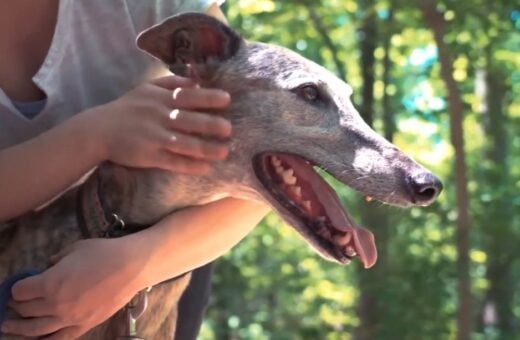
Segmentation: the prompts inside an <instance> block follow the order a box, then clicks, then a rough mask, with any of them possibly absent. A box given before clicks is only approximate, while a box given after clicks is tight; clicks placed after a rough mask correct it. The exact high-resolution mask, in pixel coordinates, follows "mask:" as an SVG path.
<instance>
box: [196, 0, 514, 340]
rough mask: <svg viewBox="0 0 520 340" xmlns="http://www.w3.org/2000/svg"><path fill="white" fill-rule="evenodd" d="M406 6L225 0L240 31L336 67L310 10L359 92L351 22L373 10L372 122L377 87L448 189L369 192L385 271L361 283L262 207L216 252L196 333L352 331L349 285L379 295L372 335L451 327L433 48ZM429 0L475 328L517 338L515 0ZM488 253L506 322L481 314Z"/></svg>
mask: <svg viewBox="0 0 520 340" xmlns="http://www.w3.org/2000/svg"><path fill="white" fill-rule="evenodd" d="M417 6H419V2H418V3H415V2H406V1H398V0H395V1H390V0H373V1H368V0H364V1H361V0H360V1H356V0H329V1H322V2H320V1H314V0H313V1H311V0H308V1H296V0H290V1H289V0H287V1H272V0H241V1H232V0H229V1H228V2H227V3H226V4H225V5H224V11H225V13H226V15H227V17H228V19H229V21H230V24H231V25H232V26H233V27H235V28H236V29H238V30H239V31H240V32H241V33H242V34H243V35H244V36H245V37H246V38H247V39H249V40H257V41H263V42H268V43H274V44H279V45H282V46H286V47H289V48H291V49H293V50H295V51H298V52H299V53H301V54H302V55H304V56H305V57H307V58H309V59H312V60H314V61H316V62H318V63H320V64H322V65H324V66H325V67H327V68H328V69H330V70H332V71H336V72H337V71H338V69H340V67H338V62H337V61H335V59H334V52H333V51H332V50H331V48H330V46H327V45H326V44H325V43H324V39H323V36H322V35H320V33H319V32H318V31H317V29H316V26H315V25H314V24H313V22H312V20H311V18H310V13H311V12H313V13H315V14H316V15H317V16H318V17H319V18H320V19H321V21H322V23H323V25H324V27H325V28H326V30H327V31H326V33H327V35H328V36H329V37H330V39H331V41H332V43H333V44H334V47H335V48H336V49H337V51H336V54H337V55H336V57H337V59H338V60H339V62H340V63H341V65H339V66H343V67H344V69H343V71H344V74H339V76H340V77H342V78H344V79H346V80H347V81H348V82H349V83H350V84H351V85H352V86H353V87H354V89H355V94H354V96H353V101H354V102H355V103H359V102H360V101H361V98H360V96H359V93H360V92H361V91H360V89H361V87H362V85H363V81H364V79H362V75H361V70H360V60H359V58H360V49H359V42H360V40H362V39H363V38H364V37H363V35H362V32H361V31H360V27H361V25H362V23H363V19H364V18H365V15H367V13H370V12H372V14H373V13H375V14H376V18H377V25H378V30H377V46H376V49H375V51H374V55H375V60H376V64H375V69H374V73H375V74H374V76H375V84H374V98H375V105H374V117H375V121H374V127H375V128H376V130H378V131H379V132H381V133H382V132H383V127H384V122H383V120H382V111H383V103H382V98H383V94H384V93H385V92H386V93H387V94H388V96H389V98H390V100H391V106H392V108H393V112H394V119H395V121H396V126H397V131H396V133H395V135H394V143H395V144H397V145H398V146H399V147H400V148H401V149H402V150H404V151H405V152H407V153H408V154H410V155H412V156H413V157H414V158H415V159H417V160H418V161H419V162H420V163H422V164H423V165H425V166H426V167H428V168H430V169H431V170H432V171H434V172H435V173H436V174H438V175H439V177H441V178H442V179H443V182H444V184H445V191H444V192H443V194H442V195H441V196H440V198H439V200H438V202H437V203H435V204H434V205H433V206H431V207H428V208H412V209H409V210H400V209H396V208H392V207H387V206H382V205H381V204H379V203H376V202H372V203H367V204H369V206H368V208H367V209H373V210H374V211H378V214H382V216H384V218H385V224H386V225H389V227H388V231H387V233H388V244H387V251H386V258H385V261H384V264H383V265H384V266H385V268H383V269H384V276H383V278H380V277H376V276H374V279H373V280H372V282H373V283H372V282H371V283H370V285H371V287H360V285H359V283H358V279H359V275H360V272H361V271H362V269H361V266H360V263H358V262H357V261H354V263H352V264H351V265H349V266H346V267H342V266H338V265H336V264H332V263H328V262H326V261H324V260H323V259H321V258H320V257H319V256H317V255H316V254H314V253H313V252H312V251H311V250H310V249H309V248H308V247H307V245H306V243H305V242H304V241H303V240H302V239H301V238H300V237H299V236H298V235H297V234H296V233H295V232H294V231H293V230H292V229H291V228H289V227H287V226H286V225H284V224H283V223H282V222H281V220H280V219H279V218H278V217H277V216H274V215H270V216H269V217H267V218H266V219H265V220H264V221H263V223H262V224H261V225H260V226H259V227H258V228H257V229H256V230H255V231H254V232H253V233H252V234H251V235H249V236H248V237H247V238H246V239H245V240H244V241H243V242H242V243H241V244H240V245H239V246H237V247H236V248H235V249H233V251H232V252H230V253H229V254H227V255H226V256H225V257H224V258H223V259H220V260H219V261H218V266H217V270H216V275H215V277H214V282H213V295H212V298H211V304H210V307H209V309H208V313H207V317H206V321H205V323H204V325H203V329H202V332H201V335H200V338H201V339H351V338H352V334H354V332H355V330H356V327H359V325H360V317H359V315H358V313H357V307H356V305H357V303H358V297H359V295H360V289H370V290H371V291H372V292H376V293H375V294H376V298H377V301H378V303H379V306H380V311H379V315H378V321H377V324H376V325H374V326H375V329H376V330H375V332H374V333H373V338H374V339H390V340H391V339H452V338H454V337H455V334H456V322H455V310H456V305H457V290H456V285H457V272H456V267H455V261H456V256H457V248H456V243H455V223H454V221H455V219H456V215H457V213H456V205H455V204H456V203H455V198H454V197H455V195H454V183H453V178H454V176H453V170H452V162H453V148H452V146H451V144H450V139H449V128H450V127H449V117H448V113H447V111H446V110H447V108H446V106H447V104H446V99H445V98H446V89H445V86H444V83H443V82H442V80H441V78H440V75H439V65H438V63H437V61H438V60H437V48H436V45H435V41H434V40H433V35H432V33H431V31H430V30H429V28H428V27H427V26H426V25H425V23H424V22H423V20H422V16H421V11H420V8H419V7H417ZM438 9H439V10H440V11H442V12H443V13H444V19H445V20H446V22H447V27H446V31H445V35H444V41H445V42H446V43H447V44H448V46H449V48H450V52H451V54H452V56H453V57H454V62H453V66H454V74H453V76H454V78H455V80H456V81H457V82H458V86H459V88H460V90H461V91H462V96H463V100H464V103H465V120H464V131H465V137H466V145H465V150H466V157H467V164H468V169H469V173H468V176H469V182H468V188H469V192H470V198H471V201H470V217H471V251H470V259H471V273H470V274H471V277H472V295H473V307H474V308H473V311H472V312H473V313H474V315H472V317H473V318H474V320H475V322H474V327H473V336H472V338H474V339H515V338H516V339H520V322H519V321H518V320H520V294H516V292H518V291H520V263H519V261H517V258H518V257H519V256H518V255H519V254H518V253H519V252H520V251H519V250H520V214H519V212H520V194H519V192H520V133H519V132H520V6H519V4H518V3H516V4H515V3H514V2H512V1H493V2H490V1H484V0H475V1H455V0H446V1H442V2H438ZM390 13H391V14H392V19H391V22H390ZM385 39H387V40H388V41H389V45H388V47H387V48H385V45H384V41H385ZM386 53H388V56H389V58H390V62H391V65H392V68H391V70H390V79H391V81H390V82H389V83H386V84H385V82H384V79H383V73H384V65H383V59H384V56H385V54H386ZM483 72H484V73H483ZM485 72H487V73H485ZM483 74H484V75H490V74H491V75H495V76H496V77H495V79H496V80H495V83H491V82H489V83H488V85H493V84H495V85H497V86H498V87H497V88H488V89H487V91H495V92H492V93H494V94H495V97H497V98H498V97H499V99H500V101H499V102H498V103H495V104H493V105H495V107H498V109H500V110H502V111H503V115H502V117H501V118H502V120H500V121H499V123H498V124H499V125H500V128H501V130H500V133H499V135H502V139H503V140H504V141H505V144H503V145H505V146H506V147H499V148H498V149H497V148H496V146H497V144H496V143H497V139H496V138H495V139H493V138H489V137H488V136H489V135H490V133H492V131H491V128H490V127H489V126H490V123H489V122H490V119H491V121H492V117H493V114H495V112H494V111H492V110H493V109H495V107H489V106H490V103H489V100H488V101H486V98H485V96H484V95H483V94H482V91H480V90H479V89H480V87H482V84H484V83H486V81H485V79H487V78H485V77H484V78H485V79H484V78H483V77H482V75H483ZM497 105H498V106H497ZM486 106H487V110H488V111H490V110H491V111H490V112H486ZM490 117H491V118H490ZM491 125H493V124H491ZM495 125H496V124H495ZM493 143H495V144H493ZM494 146H495V148H493V147H494ZM502 149H504V150H502ZM497 152H498V153H500V157H498V158H497ZM335 186H336V188H337V190H338V192H339V193H340V194H341V196H342V199H344V200H345V205H346V207H347V209H348V210H349V211H350V213H351V214H352V215H353V217H354V218H355V219H356V220H358V221H360V219H361V216H359V212H358V210H359V209H358V206H359V204H364V203H360V200H359V199H358V198H357V194H355V193H353V192H352V191H351V190H350V189H348V188H346V187H345V186H343V185H341V184H338V183H336V184H335ZM368 227H369V228H370V226H368ZM376 242H377V234H376ZM504 256H505V259H504ZM492 264H499V266H497V267H498V268H500V270H502V271H501V272H500V273H506V274H507V275H508V281H507V282H508V283H507V285H508V287H506V288H508V289H509V292H508V293H507V296H503V298H504V299H506V300H507V301H509V302H510V306H508V307H507V308H508V309H509V310H510V311H511V313H512V318H511V320H512V322H511V323H512V324H511V325H509V326H508V327H506V328H507V329H506V328H502V326H501V325H500V323H497V322H494V321H493V320H488V321H486V322H483V321H482V315H483V311H484V310H487V311H488V312H489V311H490V310H489V309H486V308H487V307H489V306H487V307H486V304H485V301H487V300H486V297H487V296H489V294H491V293H490V290H491V289H490V287H491V286H492V282H491V281H490V276H489V275H491V274H490V272H492V270H490V269H492V268H495V267H494V266H492ZM504 266H505V267H506V268H503V267H504ZM506 274H504V275H506ZM363 275H365V273H363ZM366 275H371V274H370V272H368V273H367V274H366ZM500 275H502V274H500ZM365 282H366V281H365ZM503 291H504V290H499V294H504V293H500V292H503ZM506 291H507V289H506ZM497 301H501V300H500V299H497ZM494 308H495V309H500V308H501V306H494ZM484 314H485V313H484ZM495 314H496V313H495ZM499 315H500V313H499ZM488 316H489V315H488ZM495 317H496V315H495Z"/></svg>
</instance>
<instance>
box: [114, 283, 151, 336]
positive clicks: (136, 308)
mask: <svg viewBox="0 0 520 340" xmlns="http://www.w3.org/2000/svg"><path fill="white" fill-rule="evenodd" d="M151 289H152V287H148V288H146V289H143V290H142V291H140V292H139V293H137V294H136V295H135V296H134V297H133V298H132V300H130V302H129V303H128V304H127V305H126V307H125V314H126V322H127V328H126V333H127V335H123V336H119V337H118V338H117V339H118V340H123V339H128V340H144V339H143V338H141V337H140V336H138V335H137V320H138V319H139V318H140V317H141V316H142V315H143V314H144V312H145V311H146V308H147V307H148V292H149V291H150V290H151Z"/></svg>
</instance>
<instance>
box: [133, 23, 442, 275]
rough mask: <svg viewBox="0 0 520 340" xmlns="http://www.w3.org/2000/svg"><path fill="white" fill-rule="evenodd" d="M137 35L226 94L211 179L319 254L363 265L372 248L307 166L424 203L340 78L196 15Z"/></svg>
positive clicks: (421, 184) (403, 162) (413, 171)
mask: <svg viewBox="0 0 520 340" xmlns="http://www.w3.org/2000/svg"><path fill="white" fill-rule="evenodd" d="M137 43H138V46H139V47H140V48H142V49H144V50H145V51H147V52H148V53H150V54H152V55H153V56H154V57H156V58H159V59H160V60H162V61H163V62H165V63H166V64H167V65H169V67H170V69H171V70H172V71H173V72H174V73H177V74H181V75H188V76H189V75H194V74H195V75H196V76H197V77H198V78H199V81H200V82H201V83H202V84H203V85H205V86H211V87H217V88H222V89H225V90H227V91H229V92H230V93H231V98H232V104H231V107H230V108H229V110H228V111H227V112H226V114H227V115H229V118H230V119H231V120H232V122H233V126H234V130H233V131H234V134H233V142H232V152H231V155H230V158H229V160H228V161H226V162H224V163H222V164H220V165H218V166H217V168H216V169H215V173H216V174H218V178H212V179H213V180H219V181H224V182H227V183H228V184H229V185H230V186H231V187H232V188H233V190H234V191H232V192H231V194H235V195H237V196H244V195H246V196H247V195H253V196H255V197H261V198H262V199H263V200H265V201H267V202H269V203H270V204H271V206H272V207H273V208H274V209H275V210H276V211H277V212H278V213H279V214H280V215H281V216H282V217H283V218H284V219H285V220H286V221H287V222H288V223H289V224H290V225H292V226H293V227H294V228H295V229H296V230H297V231H298V232H299V233H300V234H301V235H302V236H303V237H304V238H305V239H306V240H307V241H308V242H309V243H310V244H311V245H312V246H313V247H314V248H315V249H316V250H317V251H318V252H319V253H320V254H321V255H322V256H324V257H326V258H328V259H332V260H336V261H338V262H341V263H345V262H348V261H349V259H350V258H351V257H352V256H355V255H356V254H357V255H358V256H359V257H360V258H361V260H362V262H363V264H364V266H365V267H370V266H372V265H373V264H374V263H375V261H376V257H377V252H376V248H375V244H374V239H373V235H372V234H371V233H370V232H369V231H367V230H365V229H362V228H360V227H357V226H356V225H355V224H354V222H353V221H352V220H351V218H350V217H349V215H348V214H347V212H346V211H345V210H344V209H343V208H342V206H341V204H340V202H339V199H338V197H337V195H336V193H335V192H334V190H333V189H332V188H331V187H330V186H329V185H328V184H327V183H326V182H325V181H324V180H323V179H322V178H321V177H320V176H319V175H318V174H317V173H316V172H315V168H321V169H324V170H326V171H327V172H329V173H330V174H332V175H333V176H334V177H335V178H337V179H338V180H340V181H341V182H343V183H345V184H347V185H348V186H350V187H352V188H353V189H355V190H357V191H359V192H361V193H363V194H365V195H367V196H369V197H373V198H374V199H377V200H380V201H382V202H385V203H388V204H393V205H398V206H403V207H406V206H411V205H428V204H430V203H432V202H433V200H434V199H435V198H436V197H437V195H438V194H439V192H440V191H441V190H442V185H441V182H440V181H439V180H438V179H437V178H436V177H435V176H434V175H432V174H431V173H430V172H429V171H427V170H425V169H424V168H423V167H421V166H420V165H418V164H417V163H416V162H415V161H413V160H412V159H411V158H409V157H408V156H406V155H405V154H403V153H402V152H401V151H399V150H398V149H397V148H396V147H395V146H394V145H392V144H391V143H389V142H388V141H386V140H385V139H384V138H382V137H381V136H379V135H378V134H376V133H375V132H374V131H373V130H372V129H371V128H370V127H369V126H368V125H367V124H366V123H365V122H364V121H363V120H362V119H361V117H360V115H359V113H358V112H357V111H356V109H355V108H354V107H353V105H352V103H351V101H350V96H351V94H352V88H351V87H350V86H349V85H348V84H346V83H344V82H343V81H341V80H340V79H338V78H337V77H335V76H334V75H333V74H331V73H330V72H328V71H327V70H325V69H324V68H322V67H320V66H319V65H316V64H315V63H313V62H311V61H309V60H307V59H305V58H303V57H301V56H299V55H298V54H296V53H294V52H292V51H290V50H287V49H284V48H281V47H277V46H273V45H268V44H261V43H251V42H246V41H245V40H243V39H242V38H241V37H240V36H239V35H238V34H237V33H236V32H234V31H233V30H232V29H231V28H229V27H227V26H226V25H224V24H223V23H221V22H219V21H218V20H216V19H214V18H211V17H208V16H206V15H203V14H196V13H186V14H181V15H177V16H174V17H171V18H169V19H167V20H166V21H164V22H163V23H161V24H159V25H157V26H154V27H152V28H150V29H148V30H147V31H145V32H143V33H142V34H141V35H140V36H139V38H138V40H137ZM251 193H252V194H251Z"/></svg>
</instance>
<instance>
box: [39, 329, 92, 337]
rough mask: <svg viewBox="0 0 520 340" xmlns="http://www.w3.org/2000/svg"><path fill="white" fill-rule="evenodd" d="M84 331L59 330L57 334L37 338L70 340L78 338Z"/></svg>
mask: <svg viewBox="0 0 520 340" xmlns="http://www.w3.org/2000/svg"><path fill="white" fill-rule="evenodd" d="M83 333H85V331H82V330H81V328H79V327H67V328H63V329H60V330H59V331H58V332H56V333H54V334H51V335H48V336H45V337H42V338H39V339H41V340H70V339H77V338H79V337H80V336H81V335H82V334H83Z"/></svg>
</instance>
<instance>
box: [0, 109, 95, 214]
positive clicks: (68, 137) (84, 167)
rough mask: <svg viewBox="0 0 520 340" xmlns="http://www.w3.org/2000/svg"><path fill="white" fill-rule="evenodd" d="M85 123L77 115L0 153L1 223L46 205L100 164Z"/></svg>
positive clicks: (93, 142)
mask: <svg viewBox="0 0 520 340" xmlns="http://www.w3.org/2000/svg"><path fill="white" fill-rule="evenodd" d="M85 124H86V122H84V119H83V117H82V114H80V115H77V116H75V117H73V118H71V119H69V120H68V121H66V122H65V123H63V124H60V125H58V126H57V127H55V128H53V129H50V130H48V131H47V132H44V133H42V134H41V135H39V136H38V137H35V138H33V139H31V140H28V141H26V142H24V143H21V144H19V145H16V146H13V147H9V148H6V149H3V150H0V222H2V221H6V220H8V219H10V218H13V217H16V216H19V215H21V214H23V213H25V212H27V211H29V210H31V209H34V208H36V207H37V206H39V205H41V204H43V203H45V202H46V201H48V200H49V199H51V198H52V197H54V196H55V195H57V194H58V193H60V192H61V191H63V190H65V189H66V188H67V187H69V186H70V185H71V184H73V183H74V182H75V181H77V180H78V179H79V178H81V176H82V175H84V174H85V173H86V172H87V171H88V170H90V169H91V168H93V167H94V166H95V165H97V164H98V163H99V162H100V161H101V158H100V154H101V152H100V150H98V148H97V147H96V146H95V142H96V141H95V139H94V140H93V138H92V137H91V135H90V136H89V135H88V133H89V132H88V129H89V127H88V126H85Z"/></svg>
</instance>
